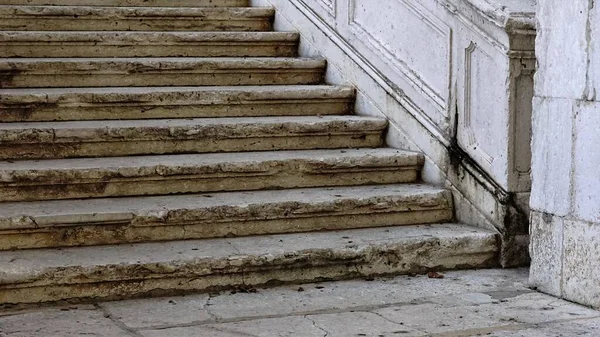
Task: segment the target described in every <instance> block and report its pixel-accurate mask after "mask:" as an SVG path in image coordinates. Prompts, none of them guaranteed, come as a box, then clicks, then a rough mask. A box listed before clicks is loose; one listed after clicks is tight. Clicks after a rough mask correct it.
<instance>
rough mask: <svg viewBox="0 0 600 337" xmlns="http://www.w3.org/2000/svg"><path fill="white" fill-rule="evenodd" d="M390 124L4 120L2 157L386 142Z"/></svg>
mask: <svg viewBox="0 0 600 337" xmlns="http://www.w3.org/2000/svg"><path fill="white" fill-rule="evenodd" d="M386 126H387V121H386V120H385V119H381V118H371V117H352V116H321V117H316V116H311V117H247V118H202V119H160V120H133V121H117V120H115V121H82V122H54V123H51V122H45V123H0V144H2V145H0V159H40V158H67V157H102V156H106V157H114V156H128V155H143V154H163V153H209V152H241V151H268V150H296V149H297V150H306V149H328V148H361V147H362V148H368V147H380V146H382V145H383V133H384V131H385V128H386Z"/></svg>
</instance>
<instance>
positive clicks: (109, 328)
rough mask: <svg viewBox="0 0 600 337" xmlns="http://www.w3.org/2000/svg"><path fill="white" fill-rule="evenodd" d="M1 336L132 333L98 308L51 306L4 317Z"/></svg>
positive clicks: (124, 335) (117, 336)
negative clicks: (51, 307) (54, 307)
mask: <svg viewBox="0 0 600 337" xmlns="http://www.w3.org/2000/svg"><path fill="white" fill-rule="evenodd" d="M0 336H2V337H5V336H6V337H37V336H40V337H41V336H57V337H58V336H61V337H76V336H103V337H127V336H131V335H130V334H129V333H128V332H127V331H125V330H123V329H121V328H120V327H119V326H118V325H116V324H115V323H114V322H112V321H111V320H110V319H108V318H105V317H104V315H103V314H102V312H100V311H97V310H94V307H85V306H84V307H83V308H78V307H73V309H69V308H66V309H64V310H61V309H58V308H56V309H48V310H45V311H37V312H35V311H34V312H29V313H27V312H26V313H20V314H19V315H10V316H0Z"/></svg>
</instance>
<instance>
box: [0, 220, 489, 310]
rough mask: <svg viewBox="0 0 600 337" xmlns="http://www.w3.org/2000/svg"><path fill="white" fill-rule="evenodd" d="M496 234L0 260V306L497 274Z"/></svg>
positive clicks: (372, 233)
mask: <svg viewBox="0 0 600 337" xmlns="http://www.w3.org/2000/svg"><path fill="white" fill-rule="evenodd" d="M496 254H497V245H496V234H495V233H493V232H489V231H487V230H482V229H478V228H473V227H468V226H464V225H457V224H439V225H424V226H398V227H383V228H369V229H354V230H345V231H336V232H319V233H314V232H313V233H300V234H297V233H296V234H284V235H263V236H254V237H241V238H230V239H227V238H221V239H208V240H188V241H171V242H160V243H159V242H155V243H138V244H123V245H115V246H95V247H73V248H64V249H36V250H20V251H4V252H0V265H2V273H1V274H0V303H4V304H7V303H36V302H47V301H57V300H65V299H79V300H85V299H87V300H98V299H121V298H128V297H139V296H156V295H172V294H175V293H185V292H192V291H215V290H219V289H232V288H236V287H237V288H239V287H244V288H246V289H247V288H248V287H257V286H263V285H272V284H281V283H308V282H315V281H323V280H337V279H345V278H351V277H371V276H376V275H390V274H408V273H422V272H427V271H430V270H436V271H439V270H445V269H458V268H462V269H472V268H485V267H492V266H496V263H497V262H496V261H497V259H496Z"/></svg>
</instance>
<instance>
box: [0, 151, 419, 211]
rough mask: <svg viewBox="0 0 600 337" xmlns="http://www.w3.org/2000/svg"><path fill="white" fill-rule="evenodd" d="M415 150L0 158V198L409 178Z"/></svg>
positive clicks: (238, 188) (159, 192)
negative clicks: (34, 159)
mask: <svg viewBox="0 0 600 337" xmlns="http://www.w3.org/2000/svg"><path fill="white" fill-rule="evenodd" d="M423 160H424V158H423V156H422V155H421V154H419V153H415V152H408V151H403V150H396V149H356V150H354V149H348V150H309V151H271V152H244V153H243V154H241V153H236V152H233V153H209V154H187V155H162V156H137V157H110V158H82V159H55V160H38V161H16V162H11V161H3V162H0V199H1V200H2V201H27V200H52V199H78V198H90V197H97V198H101V197H111V196H134V195H164V194H177V193H201V192H215V191H241V190H259V189H279V188H301V187H323V186H352V185H369V184H394V183H405V182H414V181H415V180H416V179H417V177H418V172H419V170H420V168H421V165H422V164H423Z"/></svg>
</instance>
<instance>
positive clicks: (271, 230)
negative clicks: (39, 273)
mask: <svg viewBox="0 0 600 337" xmlns="http://www.w3.org/2000/svg"><path fill="white" fill-rule="evenodd" d="M452 216H453V212H452V209H442V210H428V209H423V210H413V211H405V212H402V213H389V212H386V213H383V214H378V213H376V212H373V213H372V214H356V215H341V216H326V217H319V218H291V217H290V218H285V219H277V220H269V221H267V220H256V219H252V218H251V217H248V218H247V219H242V220H238V221H237V222H225V221H223V220H221V222H215V223H208V222H207V221H206V219H203V218H193V217H190V218H188V219H186V221H185V222H182V223H179V224H177V223H170V224H164V223H151V222H148V223H143V222H142V221H138V220H133V222H134V223H135V224H133V225H132V224H131V223H127V224H116V225H115V224H113V225H101V226H90V225H87V226H86V225H85V224H84V225H81V226H77V227H74V226H69V227H55V228H46V229H45V230H44V229H42V230H22V231H0V250H14V249H31V248H56V247H70V246H95V245H109V244H125V243H138V242H152V241H169V240H190V239H209V238H222V237H240V236H250V235H267V234H284V233H302V232H312V231H324V230H346V229H358V228H375V227H386V226H402V225H417V224H423V223H431V224H435V223H441V222H447V221H450V220H451V219H452Z"/></svg>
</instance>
